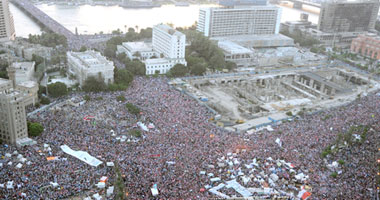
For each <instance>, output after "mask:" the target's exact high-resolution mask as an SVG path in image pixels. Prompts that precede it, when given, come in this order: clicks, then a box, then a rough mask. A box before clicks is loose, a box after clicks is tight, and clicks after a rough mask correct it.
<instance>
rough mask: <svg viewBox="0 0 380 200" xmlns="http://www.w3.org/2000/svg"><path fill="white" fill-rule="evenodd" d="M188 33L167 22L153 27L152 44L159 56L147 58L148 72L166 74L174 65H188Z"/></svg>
mask: <svg viewBox="0 0 380 200" xmlns="http://www.w3.org/2000/svg"><path fill="white" fill-rule="evenodd" d="M185 45H186V35H185V34H183V33H181V32H179V31H177V30H175V29H173V28H172V27H170V26H168V25H165V24H158V25H156V26H154V27H153V36H152V46H153V50H154V52H155V53H156V55H157V56H158V58H151V59H146V60H145V68H146V74H147V75H149V74H155V73H159V74H165V73H167V72H168V71H169V70H170V69H171V68H172V67H173V66H174V65H176V64H183V65H185V66H186V65H187V62H186V60H185Z"/></svg>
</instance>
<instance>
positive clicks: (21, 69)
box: [9, 61, 36, 84]
mask: <svg viewBox="0 0 380 200" xmlns="http://www.w3.org/2000/svg"><path fill="white" fill-rule="evenodd" d="M35 64H36V63H35V62H34V61H33V62H14V63H12V66H11V68H13V69H14V70H15V83H16V84H20V83H22V82H25V81H32V80H34V78H33V75H34V66H35ZM9 69H10V68H9Z"/></svg>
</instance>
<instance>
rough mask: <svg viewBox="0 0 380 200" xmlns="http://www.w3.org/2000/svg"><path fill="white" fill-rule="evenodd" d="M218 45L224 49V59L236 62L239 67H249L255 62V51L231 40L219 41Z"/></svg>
mask: <svg viewBox="0 0 380 200" xmlns="http://www.w3.org/2000/svg"><path fill="white" fill-rule="evenodd" d="M218 46H219V47H220V48H221V49H222V50H223V53H224V59H225V60H226V61H230V62H234V63H236V65H237V66H238V67H247V66H250V65H252V63H254V62H255V58H254V51H253V50H251V49H248V48H245V47H243V46H240V45H238V44H236V43H234V42H231V41H228V40H227V41H219V42H218Z"/></svg>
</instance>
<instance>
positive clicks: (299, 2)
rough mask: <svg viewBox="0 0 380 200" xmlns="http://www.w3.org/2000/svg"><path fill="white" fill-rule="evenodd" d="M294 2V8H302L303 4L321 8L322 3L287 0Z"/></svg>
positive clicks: (305, 0)
mask: <svg viewBox="0 0 380 200" xmlns="http://www.w3.org/2000/svg"><path fill="white" fill-rule="evenodd" d="M286 1H289V2H292V3H293V8H297V9H302V6H303V5H308V6H313V7H317V8H321V4H319V3H314V2H312V1H307V0H286Z"/></svg>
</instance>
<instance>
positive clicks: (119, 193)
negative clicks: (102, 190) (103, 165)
mask: <svg viewBox="0 0 380 200" xmlns="http://www.w3.org/2000/svg"><path fill="white" fill-rule="evenodd" d="M115 176H116V179H115V193H116V194H115V199H116V200H124V199H127V197H126V196H125V184H124V180H123V177H122V175H121V172H120V169H119V165H118V164H117V162H115Z"/></svg>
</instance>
